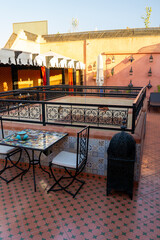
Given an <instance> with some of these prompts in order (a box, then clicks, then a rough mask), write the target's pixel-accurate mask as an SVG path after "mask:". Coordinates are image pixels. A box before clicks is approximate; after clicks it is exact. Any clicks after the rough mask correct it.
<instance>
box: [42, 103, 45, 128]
mask: <svg viewBox="0 0 160 240" xmlns="http://www.w3.org/2000/svg"><path fill="white" fill-rule="evenodd" d="M42 123H43V126H46V115H45V103H42Z"/></svg>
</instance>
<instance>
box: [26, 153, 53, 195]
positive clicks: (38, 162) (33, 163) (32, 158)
mask: <svg viewBox="0 0 160 240" xmlns="http://www.w3.org/2000/svg"><path fill="white" fill-rule="evenodd" d="M24 150H25V152H26V154H27V156H28V159H29V167H28V169H27V170H25V171H24V173H23V174H22V176H21V180H22V178H23V176H24V175H25V174H26V173H27V172H28V171H29V169H30V167H31V165H32V166H33V181H34V191H35V192H36V174H35V165H36V164H39V167H40V168H41V170H42V171H44V172H46V173H48V175H49V177H51V175H50V173H49V172H48V171H46V170H45V169H44V168H43V167H42V165H41V162H40V158H41V154H42V153H43V151H41V152H40V154H39V158H38V159H35V158H34V150H32V157H30V155H29V153H28V151H27V149H24Z"/></svg>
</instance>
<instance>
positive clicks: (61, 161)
mask: <svg viewBox="0 0 160 240" xmlns="http://www.w3.org/2000/svg"><path fill="white" fill-rule="evenodd" d="M76 156H77V154H76V153H71V152H66V151H62V152H60V153H59V154H57V156H56V157H54V158H53V160H52V163H53V164H56V165H59V166H63V167H69V168H76Z"/></svg>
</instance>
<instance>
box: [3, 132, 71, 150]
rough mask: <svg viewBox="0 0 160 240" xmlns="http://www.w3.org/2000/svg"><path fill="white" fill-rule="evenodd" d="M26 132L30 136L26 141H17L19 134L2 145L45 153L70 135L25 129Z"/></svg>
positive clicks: (6, 139)
mask: <svg viewBox="0 0 160 240" xmlns="http://www.w3.org/2000/svg"><path fill="white" fill-rule="evenodd" d="M24 131H25V132H26V134H27V135H28V138H27V139H26V140H19V139H17V133H14V134H12V135H9V136H7V137H6V138H4V139H3V140H1V141H0V144H3V145H8V146H14V147H21V148H27V149H33V150H40V151H44V150H46V149H48V148H49V147H50V146H52V145H53V144H55V143H57V142H58V141H59V140H61V139H62V138H64V137H65V136H67V135H68V134H67V133H59V132H50V131H41V130H32V129H25V130H24Z"/></svg>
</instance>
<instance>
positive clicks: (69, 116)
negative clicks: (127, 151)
mask: <svg viewBox="0 0 160 240" xmlns="http://www.w3.org/2000/svg"><path fill="white" fill-rule="evenodd" d="M96 90H97V89H96ZM34 91H35V90H34ZM136 91H138V90H136ZM56 92H57V91H56ZM54 93H55V92H54ZM69 93H70V92H69ZM71 93H72V95H73V94H74V92H71ZM10 94H12V98H13V92H12V93H9V94H8V95H7V96H11V95H10ZM14 94H15V92H14ZM16 94H17V92H16ZM20 94H21V95H20V96H19V95H18V96H19V97H17V95H16V96H15V99H12V98H11V99H10V97H6V96H2V95H3V94H1V97H0V106H1V108H0V115H1V116H3V119H4V120H7V121H18V122H28V123H38V124H43V125H46V124H55V125H67V126H84V125H90V126H91V127H92V128H102V129H110V130H120V129H121V128H120V127H121V125H122V120H123V118H124V117H125V118H126V123H127V128H126V130H127V131H130V132H132V133H133V132H134V129H135V126H136V124H137V122H138V117H139V115H140V112H141V109H142V106H143V101H144V98H145V96H146V88H143V89H141V91H140V92H139V94H138V96H137V94H135V93H134V94H135V95H136V96H137V97H136V99H135V101H134V103H133V105H131V106H125V105H123V106H122V105H111V104H110V105H108V104H107V105H106V104H80V103H61V102H57V101H58V100H56V102H50V101H46V99H45V100H43V101H37V100H35V99H34V98H33V96H32V94H31V93H30V95H29V94H28V93H27V95H26V98H25V97H22V96H23V95H22V92H21V93H20ZM38 94H39V92H36V96H37V95H38ZM45 94H46V93H43V94H42V95H39V96H43V98H46V96H45ZM60 94H62V93H61V92H60ZM98 94H99V93H98ZM100 94H102V93H100ZM123 94H124V93H123ZM92 95H93V96H94V94H92ZM31 96H32V98H31ZM100 96H101V95H100ZM54 97H55V95H54ZM36 98H37V97H36ZM40 98H41V97H40ZM56 98H57V97H56ZM52 99H53V98H52Z"/></svg>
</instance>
